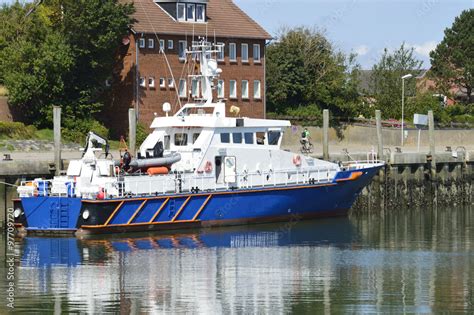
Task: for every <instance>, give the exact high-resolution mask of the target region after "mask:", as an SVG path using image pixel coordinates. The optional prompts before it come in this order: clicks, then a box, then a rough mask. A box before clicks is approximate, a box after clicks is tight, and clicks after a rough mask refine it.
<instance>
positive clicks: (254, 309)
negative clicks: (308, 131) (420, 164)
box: [15, 210, 474, 314]
mask: <svg viewBox="0 0 474 315" xmlns="http://www.w3.org/2000/svg"><path fill="white" fill-rule="evenodd" d="M471 213H472V211H471V210H449V211H433V212H430V211H428V212H426V213H414V214H407V215H400V214H398V215H397V214H395V215H392V216H387V217H386V218H375V219H374V218H367V217H364V218H351V219H348V218H335V219H327V220H318V221H301V222H300V221H297V220H296V219H295V221H294V222H289V223H286V224H269V225H255V226H247V227H242V226H240V227H236V228H221V229H215V228H213V229H201V230H198V231H188V232H183V233H178V234H173V235H166V234H161V235H160V234H140V235H135V236H133V237H128V238H118V236H116V235H115V236H109V237H104V236H100V237H99V236H98V237H96V238H91V239H83V240H80V239H76V238H59V239H57V238H55V239H51V238H30V237H28V238H25V239H23V240H19V241H18V243H17V249H18V250H19V253H20V255H21V259H20V262H19V266H18V267H17V270H16V271H17V280H16V292H17V293H16V296H15V299H16V305H15V307H16V309H17V311H35V310H36V311H39V310H41V311H46V312H58V313H60V312H64V313H68V312H87V313H104V312H112V313H117V312H120V313H132V314H133V313H162V312H193V313H206V314H214V313H230V312H238V313H262V312H264V313H282V312H284V313H287V312H297V313H299V312H316V313H321V312H328V313H332V312H336V313H339V312H342V313H347V312H349V313H367V312H369V313H370V312H382V313H383V312H388V313H404V312H409V313H412V312H413V313H431V312H438V311H441V312H447V311H454V312H463V311H474V308H473V304H472V301H473V296H474V283H473V281H474V259H473V258H474V256H473V254H472V253H473V252H474V239H473V234H472V233H470V232H469V231H472V228H473V227H474V216H473V215H471ZM409 222H411V223H409ZM408 226H409V227H410V228H408ZM453 226H456V229H453Z"/></svg>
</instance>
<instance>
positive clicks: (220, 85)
mask: <svg viewBox="0 0 474 315" xmlns="http://www.w3.org/2000/svg"><path fill="white" fill-rule="evenodd" d="M217 97H218V98H224V80H219V81H217Z"/></svg>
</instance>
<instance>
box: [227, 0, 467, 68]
mask: <svg viewBox="0 0 474 315" xmlns="http://www.w3.org/2000/svg"><path fill="white" fill-rule="evenodd" d="M234 2H235V3H237V4H238V5H239V6H240V7H241V8H242V9H243V10H244V11H246V12H247V14H249V15H250V16H251V17H252V18H253V19H255V20H256V21H257V22H258V23H259V24H260V25H262V26H263V27H264V28H265V29H266V30H267V31H268V32H270V34H272V35H277V34H278V31H279V30H280V29H281V28H282V27H283V26H287V27H288V26H289V27H291V26H299V25H306V26H310V27H317V28H319V29H324V30H325V33H326V35H327V37H328V38H329V39H330V40H331V41H332V42H333V43H334V44H335V45H336V47H338V48H339V49H341V50H343V51H345V52H350V51H354V52H356V53H358V55H359V57H358V60H359V63H360V64H361V65H362V67H363V68H365V69H369V68H371V67H372V65H373V64H374V63H376V62H377V61H378V60H379V58H380V56H381V54H382V52H383V49H384V48H388V49H396V48H398V47H400V45H401V44H402V43H403V42H405V43H406V44H407V45H409V46H411V47H414V48H415V51H416V55H417V57H418V58H419V59H421V60H423V62H424V67H425V68H428V67H429V65H430V63H429V51H430V50H432V49H433V48H434V47H436V44H437V43H439V42H440V41H441V40H442V39H443V35H444V33H443V32H444V30H445V29H446V28H447V27H450V26H451V25H452V23H453V21H454V18H455V17H456V16H458V15H459V14H460V13H461V12H462V11H463V10H466V9H469V8H474V0H394V1H388V0H234Z"/></svg>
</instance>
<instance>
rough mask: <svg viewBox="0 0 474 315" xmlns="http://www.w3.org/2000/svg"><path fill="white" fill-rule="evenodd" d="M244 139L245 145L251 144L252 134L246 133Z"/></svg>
mask: <svg viewBox="0 0 474 315" xmlns="http://www.w3.org/2000/svg"><path fill="white" fill-rule="evenodd" d="M244 137H245V144H253V133H251V132H246V133H245V134H244Z"/></svg>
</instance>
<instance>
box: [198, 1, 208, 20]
mask: <svg viewBox="0 0 474 315" xmlns="http://www.w3.org/2000/svg"><path fill="white" fill-rule="evenodd" d="M205 20H206V6H204V5H202V4H198V5H197V6H196V21H198V22H204V21H205Z"/></svg>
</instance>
